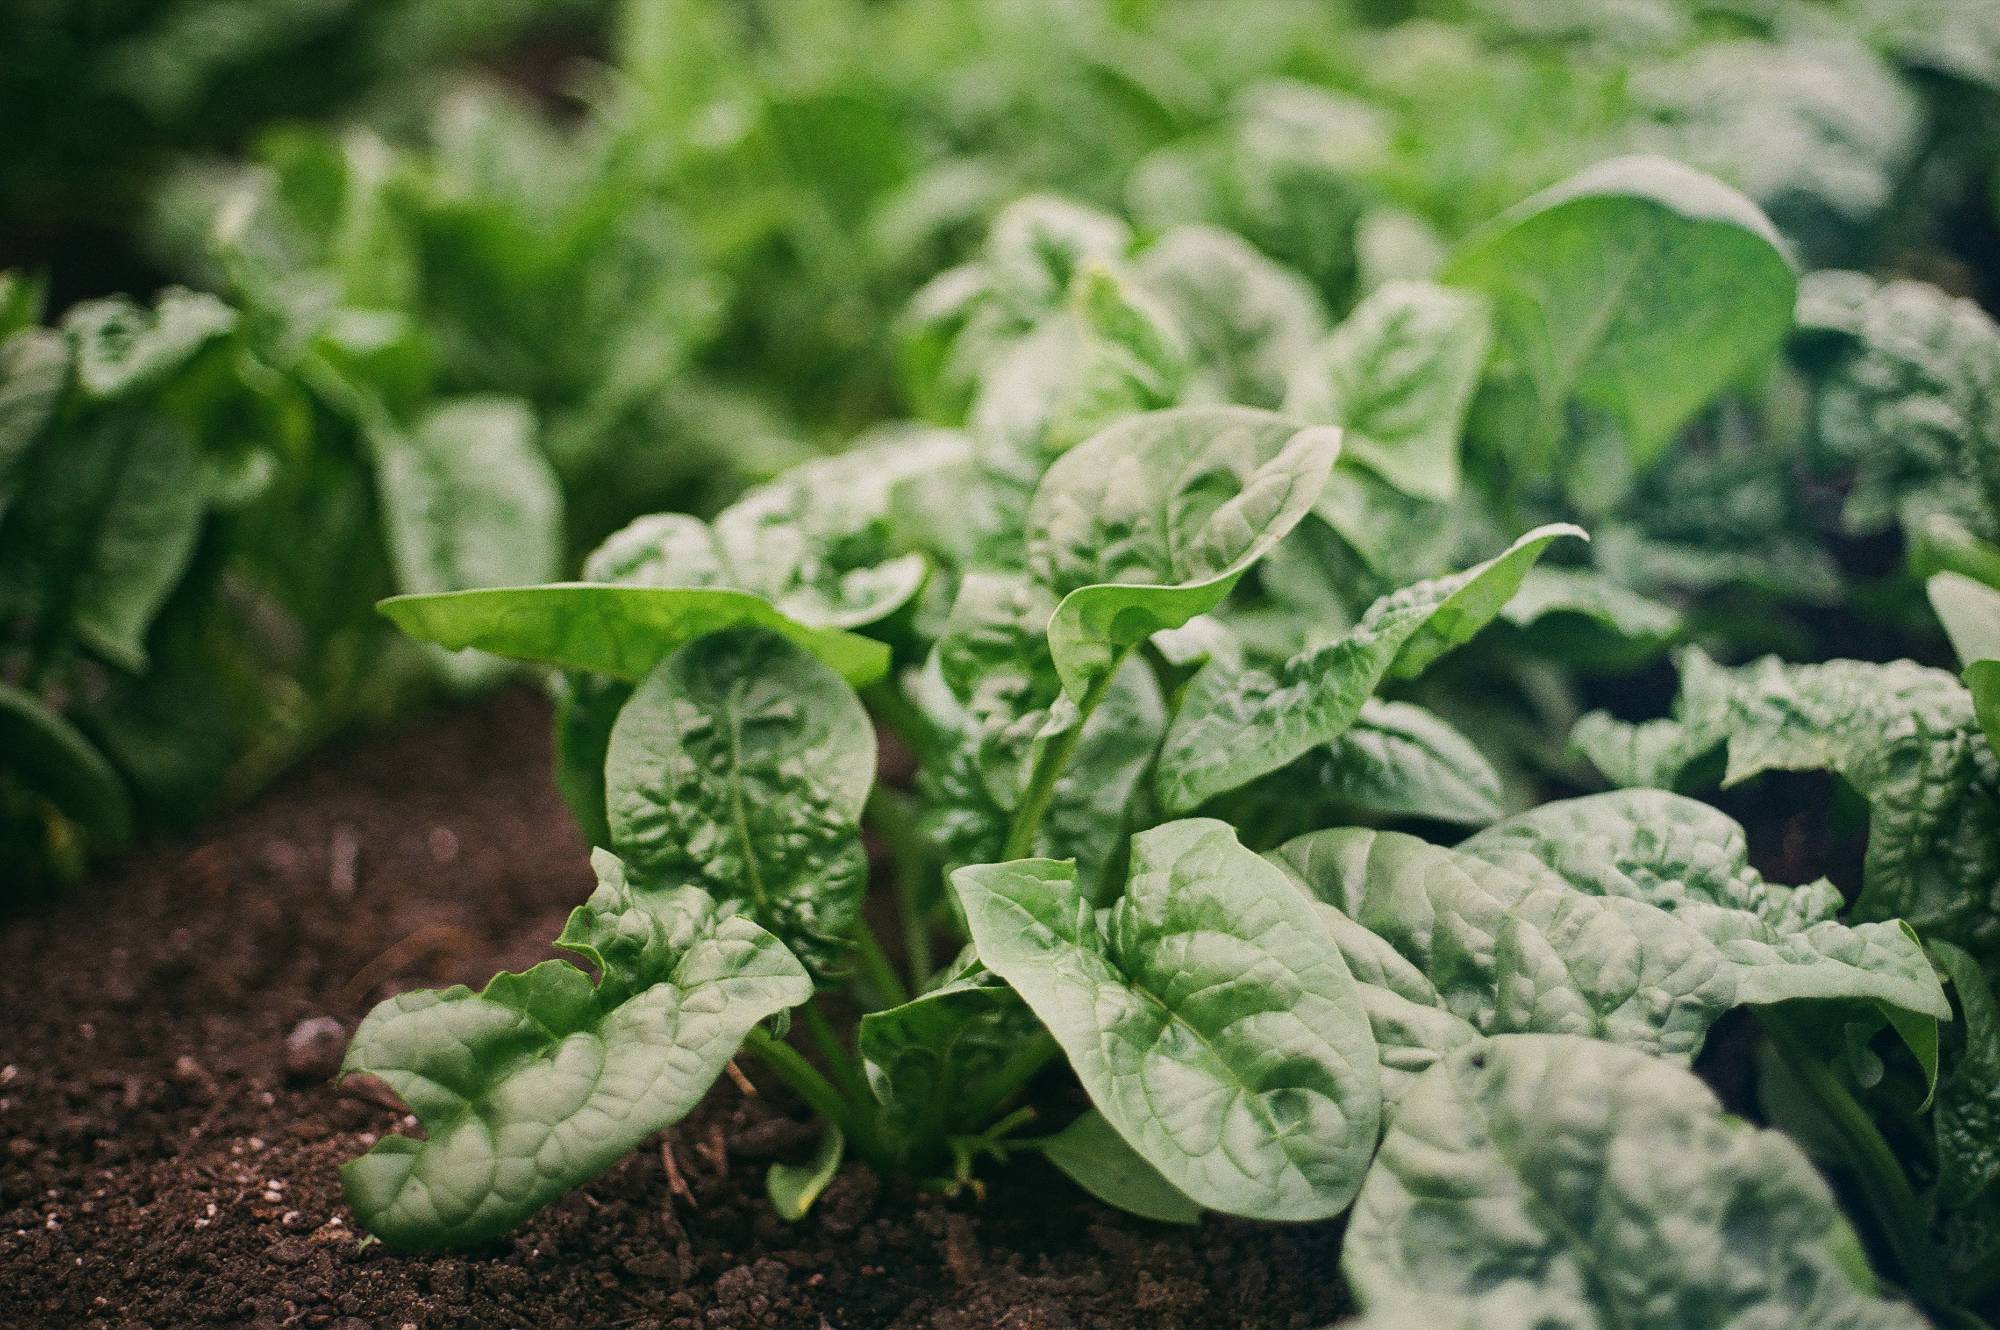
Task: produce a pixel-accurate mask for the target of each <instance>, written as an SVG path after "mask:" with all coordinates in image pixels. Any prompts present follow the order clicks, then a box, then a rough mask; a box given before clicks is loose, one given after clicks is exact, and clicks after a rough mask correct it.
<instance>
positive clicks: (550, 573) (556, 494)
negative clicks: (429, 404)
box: [374, 397, 562, 593]
mask: <svg viewBox="0 0 2000 1330" xmlns="http://www.w3.org/2000/svg"><path fill="white" fill-rule="evenodd" d="M374 446H375V450H376V457H375V466H376V476H377V481H376V494H377V496H378V501H379V502H380V504H381V506H382V520H383V526H384V528H385V534H386V536H387V541H388V546H389V552H390V555H391V558H392V559H393V561H394V564H395V569H396V584H397V586H398V587H399V588H400V589H401V590H403V591H404V592H412V593H420V592H437V591H464V590H468V589H471V588H474V587H511V586H524V585H529V584H533V583H537V582H547V581H550V580H552V579H553V578H554V577H555V576H556V573H557V569H558V566H559V565H560V563H561V560H562V493H561V491H560V489H559V488H558V485H557V481H556V476H555V473H554V472H553V471H552V470H550V469H549V464H548V462H547V461H545V460H544V459H543V457H542V455H541V453H540V452H539V451H537V449H536V447H535V441H534V417H533V416H532V415H531V414H530V413H529V411H528V406H527V404H526V403H525V402H522V401H520V400H518V399H515V398H509V397H477V398H459V399H456V400H453V401H448V402H444V403H441V404H439V405H438V406H435V407H433V408H431V410H430V411H428V412H427V413H426V414H425V415H424V417H423V419H421V420H420V421H418V422H417V424H416V426H415V427H414V428H412V429H410V430H408V431H400V430H399V431H395V432H393V433H378V435H377V437H376V438H375V439H374Z"/></svg>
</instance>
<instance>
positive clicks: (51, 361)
mask: <svg viewBox="0 0 2000 1330" xmlns="http://www.w3.org/2000/svg"><path fill="white" fill-rule="evenodd" d="M69 372H70V357H69V343H68V342H66V341H64V340H63V338H62V335H61V334H60V333H56V332H53V331H51V330H49V329H47V328H24V329H22V330H21V331H19V332H17V333H14V334H13V335H12V336H10V337H7V338H6V339H5V340H0V513H4V512H5V511H6V508H7V500H8V498H9V496H10V495H11V494H12V492H13V485H12V481H13V477H14V472H15V469H16V468H17V467H19V466H20V465H21V461H22V459H23V458H24V457H26V456H27V454H28V450H29V449H30V448H31V447H33V446H34V444H35V441H36V439H38V438H40V437H41V433H42V431H43V429H45V428H46V427H47V426H48V423H49V421H50V420H51V419H52V418H53V417H54V416H55V412H56V405H57V403H59V402H60V401H61V400H62V393H63V388H64V386H65V385H66V384H67V383H68V381H69Z"/></svg>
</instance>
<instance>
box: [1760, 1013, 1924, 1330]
mask: <svg viewBox="0 0 2000 1330" xmlns="http://www.w3.org/2000/svg"><path fill="white" fill-rule="evenodd" d="M1757 1020H1758V1023H1759V1024H1760V1025H1762V1026H1763V1027H1764V1033H1765V1034H1766V1035H1767V1036H1769V1038H1770V1040H1771V1046H1772V1047H1773V1048H1774V1049H1776V1050H1777V1054H1778V1057H1779V1058H1780V1059H1781V1060H1782V1061H1783V1062H1784V1064H1785V1069H1786V1070H1787V1071H1789V1072H1791V1074H1792V1079H1793V1080H1794V1081H1796V1082H1797V1083H1798V1085H1799V1087H1800V1088H1801V1089H1802V1090H1804V1091H1805V1093H1806V1094H1807V1095H1808V1096H1809V1097H1810V1098H1811V1100H1812V1102H1813V1104H1814V1106H1815V1107H1817V1108H1818V1109H1819V1111H1820V1113H1821V1115H1822V1116H1823V1117H1824V1118H1825V1119H1826V1122H1827V1125H1828V1126H1830V1127H1831V1128H1832V1129H1833V1131H1834V1134H1835V1135H1837V1136H1838V1137H1839V1138H1840V1142H1841V1144H1842V1145H1843V1146H1844V1147H1845V1155H1846V1158H1845V1160H1844V1161H1843V1162H1844V1163H1845V1164H1846V1166H1847V1168H1848V1171H1849V1172H1850V1173H1852V1174H1853V1177H1854V1181H1855V1183H1856V1184H1857V1185H1858V1186H1859V1187H1860V1188H1861V1195H1862V1198H1863V1199H1864V1200H1866V1201H1867V1203H1868V1208H1869V1210H1870V1211H1871V1212H1872V1214H1873V1216H1874V1219H1875V1223H1876V1227H1877V1228H1879V1229H1880V1230H1881V1231H1882V1235H1883V1237H1884V1238H1885V1239H1886V1240H1887V1242H1888V1244H1889V1248H1890V1251H1891V1252H1892V1253H1893V1254H1894V1255H1895V1258H1896V1262H1897V1264H1898V1265H1900V1266H1901V1267H1902V1270H1903V1277H1904V1279H1905V1281H1906V1282H1907V1283H1908V1285H1909V1288H1910V1291H1911V1292H1912V1293H1913V1294H1915V1295H1916V1297H1917V1300H1918V1301H1919V1302H1922V1303H1923V1304H1924V1305H1925V1306H1926V1307H1928V1308H1930V1309H1931V1310H1933V1311H1938V1310H1942V1309H1945V1308H1948V1307H1950V1305H1951V1303H1952V1299H1951V1297H1950V1295H1949V1294H1948V1293H1947V1292H1946V1290H1945V1282H1944V1271H1943V1268H1942V1267H1941V1265H1940V1264H1939V1262H1938V1259H1937V1252H1936V1250H1935V1249H1934V1248H1933V1247H1932V1246H1931V1242H1930V1219H1929V1216H1928V1215H1927V1214H1926V1213H1925V1211H1924V1206H1923V1202H1922V1201H1920V1200H1919V1199H1918V1198H1917V1194H1916V1192H1914V1191H1913V1190H1911V1188H1910V1182H1909V1179H1908V1178H1906V1177H1905V1176H1904V1175H1903V1169H1902V1165H1900V1164H1898V1163H1897V1162H1896V1156H1895V1152H1894V1151H1892V1150H1890V1148H1889V1143H1888V1142H1887V1141H1886V1140H1884V1139H1883V1138H1882V1133H1881V1132H1880V1131H1879V1130H1877V1129H1876V1126H1875V1123H1874V1121H1873V1120H1872V1119H1870V1118H1869V1116H1868V1111H1867V1110H1866V1109H1864V1108H1862V1106H1861V1105H1860V1104H1859V1103H1858V1102H1857V1101H1856V1100H1855V1098H1854V1096H1853V1095H1852V1094H1850V1093H1849V1092H1848V1089H1847V1087H1846V1086H1845V1085H1843V1084H1841V1082H1840V1078H1839V1077H1837V1076H1835V1075H1834V1073H1833V1070H1832V1068H1830V1067H1828V1066H1827V1065H1826V1063H1825V1061H1824V1060H1822V1059H1821V1058H1820V1057H1819V1056H1818V1055H1817V1054H1815V1053H1814V1052H1813V1050H1812V1048H1811V1046H1810V1044H1809V1043H1808V1042H1807V1040H1806V1039H1805V1037H1804V1036H1803V1035H1802V1034H1801V1033H1800V1031H1799V1029H1798V1027H1797V1025H1796V1024H1795V1018H1794V1017H1792V1016H1789V1015H1787V1014H1786V1013H1785V1012H1784V1011H1783V1010H1781V1009H1780V1008H1777V1007H1760V1008H1758V1009H1757Z"/></svg>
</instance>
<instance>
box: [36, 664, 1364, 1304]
mask: <svg viewBox="0 0 2000 1330" xmlns="http://www.w3.org/2000/svg"><path fill="white" fill-rule="evenodd" d="M548 732H549V726H548V717H547V713H546V708H545V707H544V706H543V705H542V704H541V703H540V702H539V701H538V700H536V699H535V698H533V697H532V696H530V695H527V694H525V693H514V694H509V695H505V696H502V697H500V698H497V699H495V700H494V701H491V702H489V703H486V704H483V705H480V706H476V707H470V708H467V709H464V710H460V711H455V712H452V713H449V714H445V715H442V716H438V717H435V718H433V719H430V720H427V721H425V722H423V723H420V724H418V725H417V726H415V727H414V728H411V729H409V730H406V731H404V732H402V733H400V734H396V735H391V736H386V737H380V738H371V739H367V740H363V741H359V742H355V743H352V744H350V745H348V746H345V747H341V748H337V749H334V750H331V751H329V752H327V753H325V754H323V755H322V757H321V758H320V759H319V760H318V761H317V762H316V763H314V764H313V765H312V766H311V767H310V768H308V769H304V770H300V771H298V772H295V773H294V774H293V775H292V776H290V777H289V778H288V779H286V780H284V781H282V782H280V783H279V784H278V785H277V786H276V787H274V788H273V789H271V790H270V791H268V792H267V793H266V794H265V795H264V796H263V797H261V798H260V799H258V800H257V801H256V802H255V803H253V804H252V805H250V806H249V807H247V808H245V809H243V810H241V811H240V812H238V813H236V814H235V815H233V816H230V817H227V818H225V819H222V820H221V821H218V822H216V823H214V824H212V825H211V827H210V828H209V830H208V832H207V834H205V835H203V836H202V837H201V838H199V839H190V840H187V841H182V842H170V843H161V844H156V845H153V846H150V847H147V848H145V849H142V850H140V851H139V852H137V853H135V854H132V855H130V856H129V857H127V858H126V859H125V860H124V861H122V862H120V863H116V864H114V865H112V866H110V867H109V868H107V869H106V870H105V871H103V872H102V873H100V874H99V875H98V877H97V878H96V879H95V880H93V881H91V882H90V883H88V884H87V885H85V886H83V887H81V888H80V889H77V890H75V891H73V892H71V893H69V894H67V895H64V896H62V897H60V898H58V899H55V900H53V901H51V902H48V903H46V904H43V905H40V906H37V907H34V908H31V909H29V910H27V911H25V912H17V913H15V914H13V915H11V916H10V917H8V918H6V919H5V920H4V921H0V1010H4V1011H5V1012H6V1013H7V1021H6V1025H7V1032H6V1036H5V1040H6V1042H5V1043H4V1044H0V1065H4V1070H0V1077H4V1084H0V1131H3V1132H4V1135H5V1136H6V1138H7V1146H6V1150H5V1154H4V1157H0V1321H4V1323H5V1324H7V1325H9V1326H16V1327H21V1328H22V1330H28V1328H30V1327H63V1328H64V1330H70V1328H71V1327H86V1326H89V1327H139V1326H146V1327H152V1328H154V1330H167V1328H168V1327H172V1328H173V1330H180V1328H181V1327H190V1326H199V1325H227V1326H255V1327H277V1326H310V1327H337V1328H338V1330H364V1327H366V1328H368V1330H374V1328H376V1327H388V1328H389V1330H401V1327H405V1326H417V1327H422V1328H423V1330H430V1328H431V1327H441V1326H467V1327H475V1326H493V1327H503V1326H504V1327H510V1328H511V1327H519V1326H524V1325H533V1326H537V1327H548V1328H550V1330H554V1328H556V1327H567V1326H612V1325H616V1326H629V1327H661V1328H664V1327H673V1330H694V1328H695V1327H729V1328H731V1330H734V1328H736V1327H743V1328H745V1330H747V1328H748V1327H794V1326H796V1327H804V1328H806V1330H822V1327H832V1328H833V1330H863V1328H865V1327H877V1326H883V1327H886V1326H898V1327H933V1326H934V1327H939V1328H940V1330H959V1328H961V1327H963V1328H964V1330H974V1328H975V1327H977V1328H978V1330H985V1328H986V1327H1021V1328H1024V1330H1025V1328H1026V1327H1066V1326H1090V1327H1108V1328H1111V1330H1116V1328H1117V1327H1122V1326H1128V1325H1129V1326H1146V1327H1148V1328H1149V1330H1166V1328H1169V1327H1183V1326H1185V1327H1198V1326H1199V1327H1209V1326H1215V1327H1220V1326H1239V1325H1243V1326H1249V1325H1254V1326H1258V1327H1298V1328H1300V1330H1303V1328H1305V1327H1314V1326H1320V1325H1324V1324H1326V1323H1328V1322H1330V1321H1332V1320H1334V1319H1335V1318H1336V1316H1337V1315H1338V1314H1339V1313H1340V1312H1341V1311H1342V1310H1343V1307H1344V1295H1343V1293H1342V1289H1341V1284H1340V1281H1339V1277H1338V1274H1337V1272H1336V1256H1337V1253H1338V1240H1339V1224H1338V1223H1331V1224H1321V1225H1311V1226H1303V1227H1277V1226H1260V1225H1252V1224H1245V1223H1239V1222H1234V1221H1230V1220H1226V1219H1221V1218H1217V1217H1209V1218H1206V1219H1204V1220H1203V1221H1202V1223H1201V1224H1200V1226H1199V1227H1196V1228H1191V1229H1177V1228H1169V1227H1164V1226H1160V1225H1154V1224H1150V1223H1147V1222H1145V1221H1143V1220H1138V1219H1134V1218H1132V1217H1130V1216H1128V1215H1125V1214H1122V1213H1120V1212H1117V1211H1114V1210H1110V1209H1107V1208H1105V1207H1103V1206H1100V1205H1098V1204H1097V1203H1095V1202H1093V1201H1091V1200H1089V1199H1088V1198H1086V1197H1085V1196H1084V1195H1083V1194H1082V1193H1081V1192H1079V1191H1078V1190H1077V1189H1076V1188H1075V1187H1074V1186H1072V1185H1071V1184H1070V1183H1068V1182H1067V1181H1066V1180H1064V1179H1063V1178H1061V1177H1060V1176H1059V1175H1057V1174H1056V1173H1055V1172H1054V1170H1053V1169H1052V1168H1050V1167H1049V1166H1047V1165H1046V1164H1043V1163H1041V1162H1040V1161H1039V1160H1035V1159H1032V1158H1028V1159H1023V1160H1022V1161H1021V1162H1020V1163H1019V1164H1018V1166H1015V1167H1010V1168H1007V1169H1003V1170H998V1171H996V1172H995V1174H994V1176H993V1179H992V1182H991V1186H990V1190H989V1191H988V1193H987V1195H986V1197H985V1198H984V1200H983V1201H981V1200H978V1199H975V1198H973V1197H971V1196H965V1197H962V1198H959V1199H957V1200H949V1201H948V1200H944V1199H940V1198H937V1197H930V1196H920V1195H917V1194H915V1193H912V1192H906V1191H903V1190H899V1189H898V1188H895V1187H886V1186H883V1185H880V1184H878V1183H877V1181H876V1180H875V1179H874V1177H873V1176H872V1175H871V1174H869V1173H868V1172H867V1171H866V1169H865V1168H864V1167H863V1166H860V1165H856V1164H850V1165H849V1166H848V1167H847V1169H846V1170H845V1171H844V1172H843V1173H842V1175H841V1176H840V1178H839V1179H838V1180H837V1181H836V1182H835V1184H834V1186H833V1188H832V1189H831V1190H830V1191H829V1193H828V1194H827V1195H826V1196H825V1197H824V1198H823V1199H822V1200H821V1202H820V1204H819V1205H818V1207H816V1208H815V1209H814V1211H813V1212H812V1214H811V1215H810V1216H809V1217H808V1218H807V1219H806V1220H805V1221H804V1222H802V1223H800V1224H797V1225H787V1224H785V1223H783V1222H781V1221H780V1220H779V1219H778V1218H777V1217H776V1215H775V1213H774V1212H773V1211H772V1209H771V1207H770V1205H769V1203H768V1202H767V1201H766V1200H765V1199H764V1194H763V1193H764V1179H763V1175H764V1171H765V1167H766V1165H767V1163H768V1161H769V1160H770V1159H772V1158H774V1157H781V1156H784V1155H786V1154H788V1153H789V1154H790V1155H794V1156H796V1155H799V1154H803V1153H804V1152H805V1151H806V1150H808V1149H809V1148H810V1134H809V1133H808V1132H805V1131H802V1130H795V1129H793V1128H792V1127H791V1126H790V1124H789V1120H788V1118H787V1117H786V1114H787V1112H788V1110H791V1109H792V1108H793V1107H794V1106H793V1105H792V1104H791V1103H790V1102H789V1100H788V1098H787V1097H786V1096H785V1095H784V1092H783V1091H782V1090H774V1089H768V1088H767V1089H766V1090H765V1091H764V1092H761V1093H759V1094H758V1095H757V1096H756V1097H755V1098H745V1097H744V1096H743V1095H742V1094H740V1093H739V1092H738V1091H737V1090H735V1089H734V1088H733V1087H732V1086H731V1084H730V1083H729V1081H728V1080H727V1079H726V1078H725V1080H724V1081H723V1082H721V1083H720V1084H719V1085H718V1087H717V1089H716V1091H715V1092H714V1093H713V1094H711V1095H710V1096H709V1098H708V1100H707V1101H706V1102H705V1103H704V1104H703V1106H702V1108H701V1109H700V1110H699V1111H698V1112H696V1113H695V1114H694V1115H693V1116H692V1117H691V1118H689V1119H688V1120H687V1121H685V1122H683V1123H682V1124H681V1125H680V1126H678V1127H677V1128H675V1129H674V1131H673V1132H672V1133H670V1136H671V1139H672V1143H673V1149H674V1158H675V1160H676V1161H677V1163H678V1168H679V1172H680V1174H681V1177H682V1181H683V1183H684V1184H685V1188H686V1194H685V1195H681V1196H676V1195H675V1194H674V1189H673V1188H672V1187H671V1186H670V1185H669V1181H668V1179H667V1178H666V1176H665V1170H664V1165H663V1162H662V1157H661V1151H660V1149H659V1142H657V1141H655V1142H651V1143H649V1144H648V1145H647V1147H646V1148H644V1149H642V1150H640V1151H638V1152H637V1153H635V1154H634V1155H633V1156H632V1157H631V1158H629V1159H628V1160H626V1161H625V1162H624V1163H622V1164H620V1165H619V1166H617V1167H616V1168H614V1169H612V1170H611V1171H610V1172H609V1173H607V1174H606V1175H605V1176H603V1177H601V1178H599V1179H598V1180H597V1181H595V1182H593V1183H591V1184H590V1185H588V1186H586V1187H584V1188H582V1189H581V1190H580V1191H578V1192H577V1193H576V1194H573V1195H571V1196H569V1197H568V1198H567V1199H565V1200H563V1201H561V1202H560V1203H558V1204H556V1205H554V1206H551V1207H550V1208H549V1209H547V1210H546V1211H544V1212H542V1213H541V1214H539V1215H537V1216H535V1218H534V1219H532V1220H531V1221H530V1222H528V1223H527V1224H525V1225H523V1226H522V1227H521V1228H520V1229H519V1230H518V1231H517V1232H516V1233H514V1234H513V1235H512V1236H511V1237H509V1238H508V1239H506V1240H504V1241H502V1242H501V1243H498V1244H495V1245H493V1246H491V1247H488V1248H486V1249H483V1250H478V1251H474V1252H471V1253H468V1254H465V1255H461V1256H404V1255H398V1254H396V1253H393V1252H391V1251H389V1250H387V1249H386V1248H384V1247H382V1246H380V1245H374V1246H370V1247H368V1248H366V1249H363V1248H362V1247H361V1246H360V1243H359V1241H358V1239H359V1236H360V1235H359V1233H358V1231H357V1229H356V1227H355V1225H354V1221H353V1219H352V1218H351V1217H350V1216H349V1215H348V1214H347V1212H346V1210H345V1208H344V1206H343V1205H342V1204H341V1199H340V1185H339V1179H338V1175H337V1168H338V1165H339V1164H340V1162H341V1161H343V1160H346V1159H350V1158H353V1157H354V1156H355V1155H357V1154H359V1153H360V1152H361V1151H362V1150H363V1149H364V1148H365V1147H366V1146H367V1145H369V1144H371V1143H372V1142H373V1141H374V1140H375V1139H376V1137H377V1136H378V1135H379V1134H381V1133H384V1132H387V1131H389V1130H392V1129H395V1128H396V1127H398V1125H399V1114H398V1113H397V1112H396V1111H395V1110H394V1109H392V1108H390V1107H387V1106H386V1105H385V1103H382V1102H377V1101H376V1100H374V1099H372V1098H370V1097H368V1096H366V1095H364V1094H361V1093H358V1092H355V1091H351V1090H350V1091H343V1090H340V1089H337V1088H335V1087H334V1086H333V1085H332V1083H331V1082H330V1081H329V1079H328V1078H327V1075H326V1072H327V1070H328V1067H329V1064H330V1061H331V1060H337V1058H338V1055H339V1051H340V1048H341V1046H342V1043H343V1042H344V1035H343V1038H342V1039H331V1040H328V1041H326V1043H325V1045H324V1046H323V1047H318V1048H315V1047H312V1046H310V1045H311V1043H312V1041H310V1040H306V1039H303V1038H301V1039H298V1040H293V1039H292V1036H293V1035H294V1032H295V1031H297V1030H298V1029H299V1027H300V1025H301V1023H303V1022H307V1021H310V1020H313V1019H315V1018H324V1017H331V1018H334V1019H336V1020H338V1021H339V1022H341V1024H342V1027H343V1032H345V1031H351V1030H352V1028H353V1026H354V1023H355V1021H357V1020H358V1019H359V1018H360V1017H361V1015H362V1014H363V1013H364V1012H366V1011H367V1010H368V1008H369V1006H370V1005H371V1004H373V1003H374V1002H376V1001H377V1000H379V999H380V998H382V997H384V996H386V995H388V994H390V993H392V992H395V991H398V990H400V989H404V988H410V987H415V986H419V985H432V984H444V983H453V982H470V983H478V982H480V981H483V980H484V979H485V977H486V976H487V975H489V974H491V973H493V972H494V971H495V970H496V969H498V968H501V967H519V966H523V965H526V964H530V963H532V962H534V961H535V960H537V959H539V958H541V957H542V956H543V955H544V954H545V949H546V943H547V939H548V938H549V937H551V936H553V935H554V934H555V933H556V931H557V930H558V929H559V928H560V927H561V923H562V919H563V917H564V915H565V914H566V913H567V911H568V910H569V908H570V907H571V906H572V905H574V904H575V903H576V902H578V901H579V900H581V899H583V897H584V896H585V895H586V894H587V893H588V891H589V886H590V879H589V873H588V869H587V867H586V863H585V856H584V854H583V853H582V851H583V846H582V845H581V844H580V842H579V841H578V839H577V836H576V834H575V832H574V831H573V830H572V828H571V822H570V819H569V817H568V816H567V815H566V813H565V812H564V810H563V809H562V807H561V804H560V802H559V801H558V799H557V797H556V794H555V792H554V790H553V789H552V787H551V784H550V781H549V779H548V769H549V754H548V738H547V736H548ZM288 1042H289V1043H291V1044H292V1047H290V1048H289V1050H288ZM316 1060H317V1062H318V1065H315V1062H316ZM1057 1079H1059V1078H1057Z"/></svg>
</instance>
